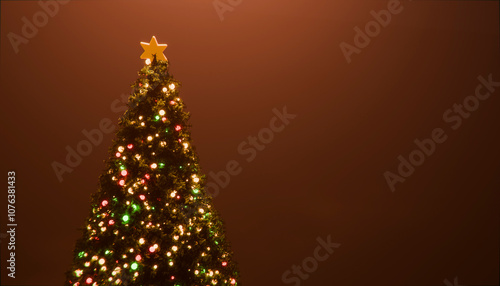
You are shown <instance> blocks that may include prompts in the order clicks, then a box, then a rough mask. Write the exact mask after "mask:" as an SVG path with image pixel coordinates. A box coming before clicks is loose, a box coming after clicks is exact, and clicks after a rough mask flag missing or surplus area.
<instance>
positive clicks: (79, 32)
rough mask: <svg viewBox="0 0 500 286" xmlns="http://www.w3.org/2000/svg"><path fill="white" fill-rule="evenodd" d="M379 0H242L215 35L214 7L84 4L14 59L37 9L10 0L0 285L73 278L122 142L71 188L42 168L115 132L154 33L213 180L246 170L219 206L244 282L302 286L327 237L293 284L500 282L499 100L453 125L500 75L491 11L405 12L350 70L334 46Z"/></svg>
mask: <svg viewBox="0 0 500 286" xmlns="http://www.w3.org/2000/svg"><path fill="white" fill-rule="evenodd" d="M221 1H222V2H223V3H227V2H226V1H225V0H221ZM387 2H388V1H374V0H371V1H368V0H367V1H349V0H335V1H306V0H296V1H290V0H287V1H284V0H277V1H264V0H252V1H249V0H243V1H241V2H238V1H234V0H233V2H232V3H233V5H235V7H233V10H232V11H229V12H226V13H224V14H223V17H224V20H223V21H221V20H220V17H219V16H218V15H217V12H216V10H215V8H214V6H213V2H212V0H197V1H194V0H183V1H159V0H157V1H76V0H75V1H71V2H69V3H66V4H64V5H63V4H61V5H60V10H59V11H58V12H57V14H56V15H54V17H51V18H50V19H49V20H48V23H47V24H46V25H45V26H43V27H41V28H39V30H38V32H37V33H36V35H34V36H33V37H32V38H31V39H29V41H28V43H26V44H21V45H20V46H19V52H18V53H17V54H16V53H15V52H14V48H13V46H12V45H11V43H10V41H9V38H8V34H9V33H11V32H12V33H16V34H18V35H21V34H22V31H21V29H22V26H23V22H22V18H23V17H27V18H28V19H31V18H32V17H33V15H34V14H35V13H37V12H38V11H41V8H40V6H39V5H38V4H37V2H35V1H22V2H19V1H9V2H6V1H2V2H1V8H2V9H1V46H0V47H1V57H0V60H1V85H0V90H1V98H2V104H1V108H2V112H1V113H0V118H1V130H2V134H3V135H2V148H1V152H2V153H1V156H2V169H1V170H2V172H3V174H4V175H2V176H4V180H5V181H6V180H7V178H6V176H7V175H6V172H7V171H8V170H15V171H16V173H17V202H16V204H17V221H18V228H17V234H16V237H17V252H16V253H17V273H16V274H17V275H16V276H17V277H16V278H15V279H8V278H7V277H6V273H7V271H6V262H5V260H6V259H7V256H6V255H7V245H6V242H7V241H6V239H5V238H2V243H1V251H2V256H1V259H2V262H1V271H2V276H1V279H2V280H1V284H2V285H4V284H13V285H60V284H62V282H63V280H64V276H63V274H64V272H65V271H66V269H67V268H68V265H69V263H70V262H71V255H72V249H73V246H74V242H75V241H76V239H77V237H78V236H79V235H80V232H79V231H78V230H77V228H78V227H80V226H82V224H83V222H84V219H85V217H86V215H87V214H88V210H89V196H90V194H91V193H92V192H94V191H95V189H96V184H97V179H98V176H99V174H100V173H101V172H102V170H103V167H104V165H103V163H102V161H103V160H104V159H106V158H107V156H108V155H107V148H108V146H109V144H110V143H111V140H112V138H113V136H114V135H112V134H108V135H105V136H104V141H103V143H102V144H100V145H98V146H96V147H95V148H94V150H93V151H92V153H91V154H90V155H89V156H88V157H85V158H84V159H83V162H82V163H81V164H80V165H79V166H77V167H76V168H74V170H73V172H72V173H69V174H65V175H64V177H63V178H64V180H63V182H62V183H60V182H59V181H58V180H57V178H56V176H55V174H54V171H53V170H52V167H51V163H52V162H53V161H59V162H64V160H65V159H64V157H65V155H66V151H65V147H66V146H67V145H69V146H72V147H75V146H76V145H77V144H78V142H79V141H80V140H82V139H84V137H83V135H82V130H83V129H87V130H88V129H93V128H97V127H98V125H99V122H100V121H101V120H102V119H103V118H110V119H112V121H113V122H114V123H116V122H117V119H118V117H119V116H120V113H119V112H115V111H116V110H115V108H112V106H111V105H112V103H113V101H115V100H117V99H119V98H120V95H121V94H122V93H127V92H129V91H130V88H129V85H130V84H131V83H132V82H133V81H134V80H135V79H136V76H137V74H136V72H137V71H138V70H139V69H140V68H141V67H142V65H143V61H142V60H140V59H139V55H140V54H141V53H142V49H141V47H140V45H139V42H140V41H149V39H150V38H151V36H152V35H156V36H157V38H158V40H159V42H161V43H168V45H169V46H168V48H167V49H166V55H167V57H168V58H169V60H170V62H171V72H172V73H173V74H174V75H175V77H176V78H177V79H178V80H180V81H181V82H182V83H183V87H182V93H181V94H182V96H183V98H184V100H185V102H186V104H187V106H188V108H189V110H190V111H191V113H192V118H191V123H192V124H193V126H194V127H193V137H194V140H195V141H194V144H195V145H196V147H197V150H198V152H199V155H200V158H201V164H202V166H203V168H204V172H205V173H207V174H208V173H209V172H210V171H214V172H217V171H220V170H223V169H224V168H225V165H226V163H227V162H228V161H230V160H236V161H238V162H240V163H241V166H242V168H243V170H242V172H241V174H239V175H237V176H233V177H232V178H231V181H230V183H229V185H228V186H227V187H226V188H225V189H223V190H222V191H221V193H220V195H219V196H217V198H216V199H215V205H216V207H217V208H218V209H219V210H220V212H221V214H222V216H223V218H224V219H225V222H226V227H227V234H228V236H229V239H230V241H231V242H232V245H233V250H234V252H235V255H236V258H237V260H238V261H239V264H240V268H241V274H242V281H243V282H244V284H245V285H250V286H252V285H255V286H257V285H293V284H285V283H284V282H283V281H282V279H281V276H282V274H283V273H284V271H286V270H287V269H291V267H292V265H293V264H300V263H301V262H302V261H303V260H304V259H305V258H306V257H308V256H311V255H313V251H314V249H315V247H316V246H317V245H318V243H317V242H316V238H317V237H323V238H325V237H326V236H327V235H331V236H332V240H333V241H334V242H337V243H340V244H341V246H340V247H339V248H338V249H336V251H335V252H334V253H333V254H332V255H331V256H330V257H329V258H328V259H327V260H326V261H324V262H320V264H319V267H318V269H317V271H315V272H314V273H311V274H310V277H309V279H307V280H306V281H304V282H303V283H302V284H301V285H341V286H348V285H354V286H359V285H445V284H444V282H443V280H444V279H448V280H449V281H452V280H453V279H454V277H455V276H457V277H458V281H459V283H460V284H461V285H462V284H463V285H487V284H488V285H498V274H499V259H498V253H499V248H498V241H499V228H498V201H499V194H498V189H499V186H500V179H499V178H500V177H499V176H498V167H499V162H500V151H499V148H498V146H500V140H499V139H498V131H499V128H500V120H499V119H500V113H499V105H500V99H499V97H500V91H498V90H497V91H496V92H495V93H493V95H492V96H491V97H490V98H489V99H488V100H486V101H482V102H480V106H479V107H478V109H477V110H476V111H475V112H474V113H473V114H472V115H471V116H470V118H468V119H467V120H464V121H463V124H462V126H461V127H460V128H459V129H457V130H452V129H451V128H450V124H447V123H445V122H444V121H443V119H442V115H443V113H444V112H445V110H447V109H448V108H450V107H452V106H453V104H455V103H461V102H462V101H463V99H464V98H465V97H466V96H468V95H472V94H474V90H475V88H476V85H477V84H478V80H477V77H478V76H479V75H484V76H487V75H488V74H490V73H491V74H492V76H493V79H495V80H497V81H500V71H499V54H498V50H499V28H498V27H499V26H498V21H499V17H498V9H499V5H498V2H495V1H469V2H466V1H425V2H419V1H413V2H406V1H405V2H401V5H402V7H403V8H404V9H403V10H402V12H401V13H399V14H397V15H393V17H392V19H391V22H390V23H389V24H388V25H387V27H385V28H383V29H382V30H381V31H380V34H379V35H377V36H376V37H374V38H373V39H372V40H371V42H370V43H369V45H368V46H367V47H365V48H363V49H362V50H361V52H360V53H359V54H353V55H352V62H351V63H350V64H348V63H347V61H346V59H345V57H344V56H343V54H342V52H341V49H340V47H339V45H340V43H341V42H347V43H349V44H351V45H352V44H353V38H354V34H355V32H354V30H353V29H354V27H356V26H359V27H363V26H364V25H365V24H366V23H367V22H369V21H370V20H372V16H371V15H370V11H371V10H375V11H379V10H380V9H384V8H386V7H387ZM238 3H239V5H236V4H238ZM284 106H287V109H288V111H289V113H292V114H296V115H297V117H296V118H294V119H293V120H291V122H290V124H289V125H288V126H286V128H285V129H284V130H283V131H282V132H281V133H277V134H275V136H274V140H273V141H272V142H271V143H269V144H268V145H266V148H265V149H264V150H262V151H259V152H258V154H257V157H256V159H255V160H253V161H252V162H247V161H245V158H246V156H243V155H241V154H240V153H239V152H238V150H237V147H238V145H239V144H240V143H241V142H243V141H244V140H246V139H247V137H248V136H253V135H256V134H257V133H258V132H259V130H261V129H262V128H264V127H267V126H268V124H269V120H270V119H271V118H272V117H273V113H272V109H273V108H278V109H282V108H283V107H284ZM434 128H443V130H445V132H446V134H447V135H448V139H447V141H446V142H444V143H443V144H440V145H438V146H437V148H436V151H435V152H434V154H432V155H431V156H430V157H428V158H427V159H426V160H425V162H424V164H423V165H422V166H419V167H417V168H416V170H415V172H414V173H413V175H411V176H410V177H409V178H408V179H407V180H406V181H405V182H404V183H400V184H397V185H396V191H395V192H394V193H392V192H391V191H390V189H389V187H388V185H387V184H386V182H385V179H384V177H383V173H384V172H385V171H388V170H389V171H392V172H395V171H396V168H397V164H398V161H397V157H398V156H399V155H403V156H408V154H409V153H410V152H411V151H412V150H413V149H414V148H415V145H414V143H413V141H414V140H415V139H416V138H419V139H422V138H427V137H429V136H430V134H431V131H432V130H433V129H434ZM6 195H7V193H6V192H5V193H4V194H3V195H2V196H1V197H2V200H3V201H2V205H3V206H4V207H2V208H1V209H2V211H1V212H2V224H1V230H2V233H4V232H5V225H6V214H7V213H6V208H7V207H6V203H5V200H6Z"/></svg>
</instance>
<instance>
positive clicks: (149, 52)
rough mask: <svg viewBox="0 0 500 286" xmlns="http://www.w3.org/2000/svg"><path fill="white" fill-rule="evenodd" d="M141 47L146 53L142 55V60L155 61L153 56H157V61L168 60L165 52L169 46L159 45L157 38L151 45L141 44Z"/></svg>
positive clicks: (154, 38) (153, 39) (153, 38)
mask: <svg viewBox="0 0 500 286" xmlns="http://www.w3.org/2000/svg"><path fill="white" fill-rule="evenodd" d="M141 46H142V48H143V49H144V53H142V55H141V59H149V60H153V55H156V59H157V60H163V61H166V60H167V58H166V57H165V55H164V54H163V51H164V50H165V49H166V48H167V44H158V42H157V41H156V37H155V36H153V37H152V38H151V41H150V42H149V43H145V42H141Z"/></svg>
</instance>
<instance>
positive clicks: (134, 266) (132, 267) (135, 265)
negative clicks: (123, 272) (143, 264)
mask: <svg viewBox="0 0 500 286" xmlns="http://www.w3.org/2000/svg"><path fill="white" fill-rule="evenodd" d="M137 266H139V265H138V264H137V262H134V263H132V265H130V268H131V269H132V270H136V269H137Z"/></svg>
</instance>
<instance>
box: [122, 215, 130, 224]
mask: <svg viewBox="0 0 500 286" xmlns="http://www.w3.org/2000/svg"><path fill="white" fill-rule="evenodd" d="M122 219H123V222H128V220H129V219H130V217H129V216H128V215H124V216H123V217H122Z"/></svg>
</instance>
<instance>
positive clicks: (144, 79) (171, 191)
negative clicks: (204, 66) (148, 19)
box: [66, 37, 241, 286]
mask: <svg viewBox="0 0 500 286" xmlns="http://www.w3.org/2000/svg"><path fill="white" fill-rule="evenodd" d="M141 45H142V46H143V48H144V53H143V54H142V55H141V58H143V59H146V65H145V66H144V68H142V69H141V71H140V72H139V78H138V80H137V81H136V82H135V83H134V84H133V85H132V87H133V92H132V94H131V95H130V97H129V103H128V105H129V109H128V110H127V111H126V112H125V113H124V115H123V116H122V117H121V118H120V121H119V128H118V131H117V133H116V139H115V140H114V142H113V144H112V147H111V151H110V153H111V155H110V156H111V157H110V158H109V159H108V160H107V161H106V170H105V172H104V173H103V174H102V175H101V176H100V179H99V186H98V191H97V192H96V193H94V194H93V195H92V196H91V212H90V215H89V217H88V219H87V222H86V225H85V227H84V228H83V237H82V238H81V239H79V240H78V241H77V243H76V246H75V250H74V259H73V263H72V267H71V270H70V271H68V272H67V274H66V285H74V286H77V285H80V286H83V285H142V286H149V285H155V286H156V285H175V286H194V285H199V286H202V285H203V286H205V285H241V284H240V283H239V282H238V270H237V266H236V263H235V262H234V261H233V257H232V253H231V251H230V247H229V245H228V242H227V241H226V239H225V234H224V227H223V223H222V221H221V219H220V217H219V215H218V214H217V212H216V211H215V209H214V207H213V206H212V199H211V197H210V196H209V195H208V194H207V193H206V192H205V190H204V187H203V185H204V179H205V177H204V175H203V174H202V173H201V170H200V166H199V163H198V156H197V154H196V152H195V149H194V147H193V145H192V142H191V134H190V131H189V129H190V125H189V124H188V118H189V114H188V113H187V112H186V111H184V103H183V101H182V100H181V99H180V97H179V86H180V84H179V82H178V81H176V80H175V79H174V78H173V77H172V76H171V75H170V74H169V72H168V61H167V59H166V58H165V55H164V54H163V51H164V50H165V48H166V46H167V45H159V44H158V43H157V41H156V38H155V37H153V38H152V39H151V42H150V43H141Z"/></svg>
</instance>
